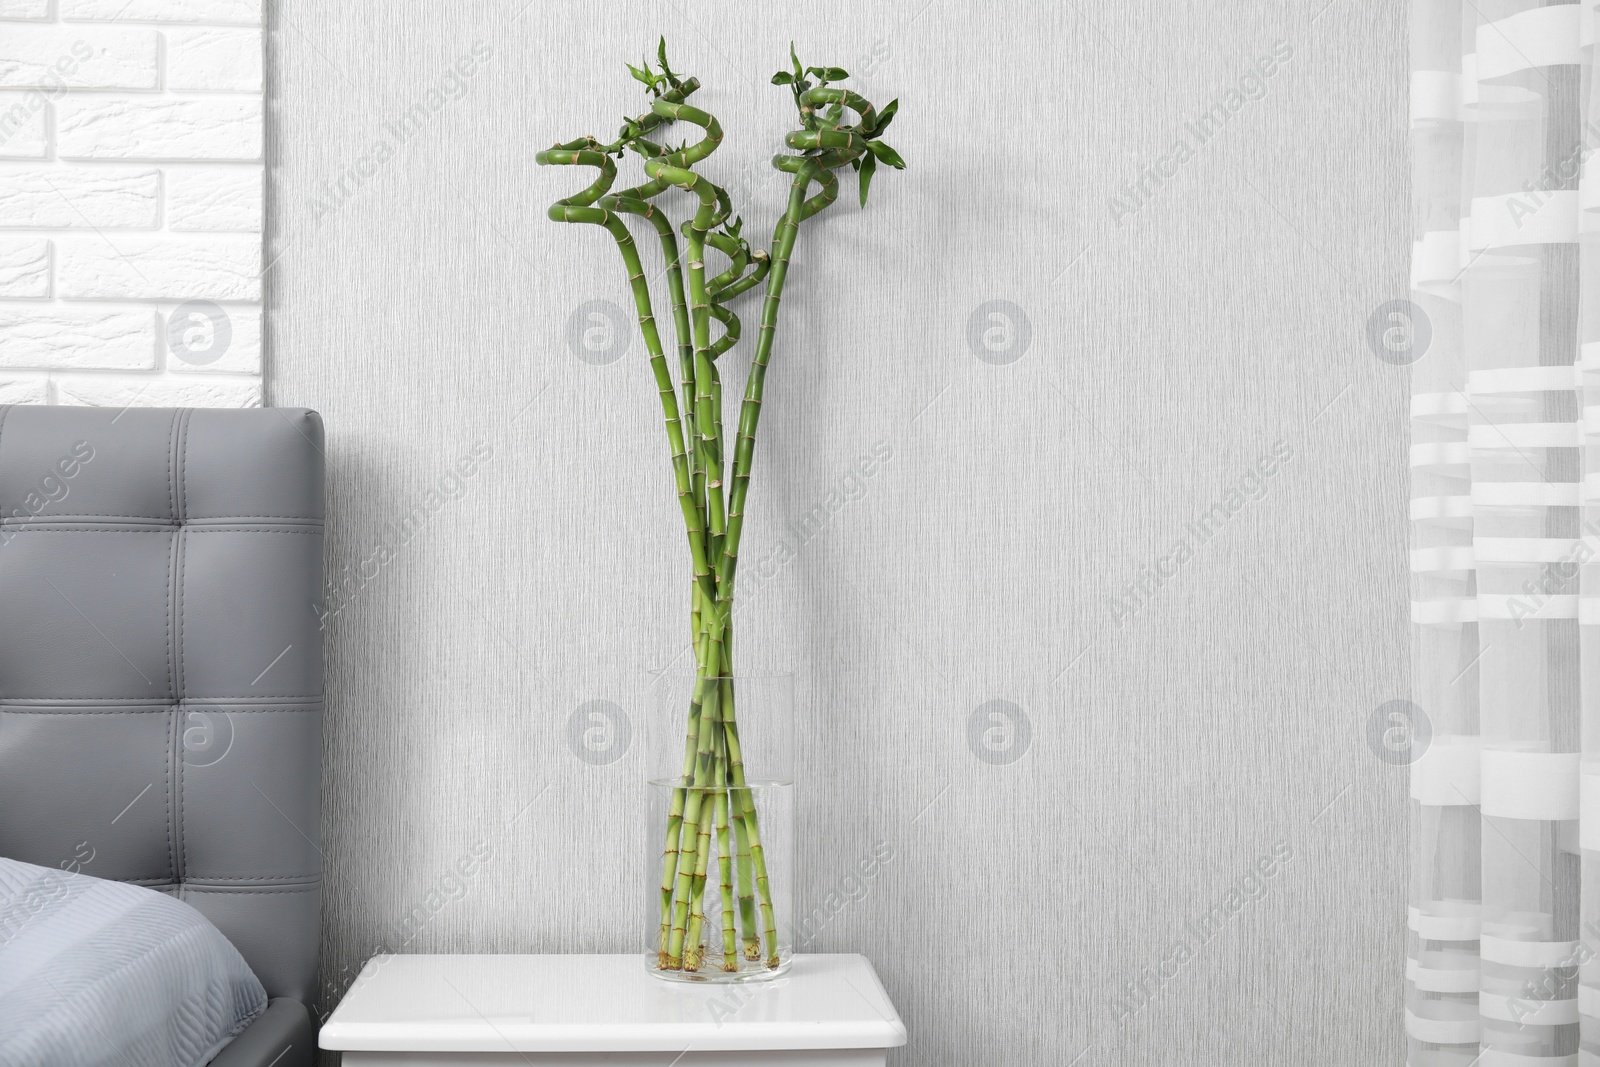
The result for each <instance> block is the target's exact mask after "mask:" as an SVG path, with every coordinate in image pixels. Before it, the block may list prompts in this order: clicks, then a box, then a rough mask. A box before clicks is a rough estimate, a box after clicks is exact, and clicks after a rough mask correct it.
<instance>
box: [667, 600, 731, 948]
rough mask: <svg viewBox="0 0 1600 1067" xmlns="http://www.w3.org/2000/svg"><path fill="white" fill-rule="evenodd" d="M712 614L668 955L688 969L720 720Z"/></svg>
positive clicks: (699, 682) (698, 691)
mask: <svg viewBox="0 0 1600 1067" xmlns="http://www.w3.org/2000/svg"><path fill="white" fill-rule="evenodd" d="M712 615H713V619H712V622H711V623H710V624H708V625H707V626H706V628H705V631H704V633H703V636H702V643H701V648H702V649H703V651H702V652H701V653H699V654H698V655H697V657H696V658H697V660H698V662H699V663H700V664H701V669H700V671H699V672H698V675H699V676H698V677H696V679H695V693H694V697H693V698H692V700H691V704H690V708H691V712H698V714H699V716H700V726H699V731H698V733H697V735H696V747H695V767H694V777H693V780H692V782H691V784H690V787H689V795H688V800H687V803H686V804H685V807H684V814H683V825H682V830H681V833H680V839H679V846H678V848H679V857H678V875H677V882H676V884H675V886H674V889H673V897H674V902H673V921H672V932H671V935H670V937H669V939H668V943H667V955H668V958H669V959H682V960H683V966H684V969H685V970H690V969H692V968H690V967H689V960H688V958H687V956H686V955H685V950H684V945H685V944H689V945H693V944H695V943H696V942H695V940H694V937H693V934H694V933H696V932H697V929H695V930H691V929H690V922H691V919H690V915H689V903H690V901H691V899H692V898H693V896H694V883H695V879H696V877H702V878H703V877H704V875H705V871H704V870H703V869H699V870H697V869H696V868H697V865H698V863H699V857H700V855H701V850H700V823H701V821H702V819H703V818H706V817H708V816H709V815H710V814H711V813H709V812H707V811H705V798H706V795H707V793H708V792H709V791H710V786H711V769H712V767H711V765H712V760H711V755H712V751H713V746H712V743H711V742H712V731H713V726H712V724H713V723H715V722H716V721H717V707H718V699H717V698H718V696H719V695H720V694H719V693H718V692H717V688H716V686H715V685H714V681H715V677H716V673H717V669H718V667H719V665H720V662H721V642H720V640H717V639H714V638H713V635H712V631H713V629H714V627H715V625H716V622H715V615H714V612H713V613H712Z"/></svg>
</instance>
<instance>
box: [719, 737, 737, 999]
mask: <svg viewBox="0 0 1600 1067" xmlns="http://www.w3.org/2000/svg"><path fill="white" fill-rule="evenodd" d="M718 745H719V752H718V755H717V794H716V802H715V803H716V808H715V813H714V816H713V818H714V821H715V823H716V829H717V873H718V874H719V875H720V877H721V885H722V969H723V970H724V971H737V970H738V969H739V956H738V935H737V934H736V933H735V932H734V925H733V855H732V852H733V850H732V849H731V848H730V847H729V835H728V762H727V760H728V757H727V741H726V738H723V737H720V736H719V738H718Z"/></svg>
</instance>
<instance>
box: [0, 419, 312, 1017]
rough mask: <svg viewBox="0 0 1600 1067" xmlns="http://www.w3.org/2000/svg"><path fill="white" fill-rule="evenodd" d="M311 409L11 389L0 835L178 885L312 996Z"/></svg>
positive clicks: (23, 851) (259, 961) (62, 858)
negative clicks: (142, 402) (55, 402)
mask: <svg viewBox="0 0 1600 1067" xmlns="http://www.w3.org/2000/svg"><path fill="white" fill-rule="evenodd" d="M322 521H323V454H322V421H321V419H320V418H319V416H318V415H317V414H316V413H315V412H312V411H306V410H303V409H294V408H266V409H257V410H246V411H238V410H198V409H196V410H190V409H180V410H171V409H150V408H143V409H140V408H128V409H125V410H122V411H117V410H116V409H112V408H64V407H23V406H16V407H3V406H0V855H5V856H10V857H13V858H15V859H20V860H24V861H26V862H29V863H37V864H43V865H48V866H59V867H65V868H67V869H69V870H76V871H81V872H83V873H84V874H91V875H95V876H97V877H101V878H114V879H119V880H121V881H126V882H137V883H139V884H140V885H146V886H150V887H152V888H155V889H159V890H161V891H163V892H167V893H172V894H175V895H176V896H178V897H180V898H182V899H184V900H186V901H188V902H189V903H190V904H192V905H194V906H195V907H196V908H198V909H199V910H200V911H201V912H203V913H205V915H206V916H207V917H208V918H210V919H211V921H212V922H213V923H215V924H216V925H217V927H218V928H220V929H221V930H222V932H223V933H224V934H226V935H227V936H228V937H229V938H230V939H231V940H232V941H233V943H234V944H235V945H236V946H237V947H238V949H239V951H240V952H241V953H242V954H243V955H244V957H245V959H246V960H247V961H248V962H249V963H250V965H251V967H252V968H253V969H254V970H255V972H256V974H257V976H259V977H260V979H261V982H262V984H263V985H264V986H266V989H267V993H268V995H269V996H273V997H292V998H294V999H296V1000H299V1001H301V1002H302V1003H306V1004H309V1003H310V1001H311V997H312V990H313V984H314V978H315V971H316V956H317V940H318V937H317V935H318V929H317V928H318V917H319V909H320V903H321V885H322V854H321V850H320V830H319V820H320V785H321V758H322V744H321V733H322V634H321V629H320V626H319V620H318V615H317V605H319V604H320V603H321V602H322V580H323V579H322Z"/></svg>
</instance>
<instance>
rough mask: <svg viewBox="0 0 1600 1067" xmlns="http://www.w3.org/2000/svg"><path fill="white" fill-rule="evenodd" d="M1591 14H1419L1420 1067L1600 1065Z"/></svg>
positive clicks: (1550, 10) (1414, 1022) (1598, 434)
mask: <svg viewBox="0 0 1600 1067" xmlns="http://www.w3.org/2000/svg"><path fill="white" fill-rule="evenodd" d="M1596 8H1597V4H1596V3H1594V2H1590V0H1585V2H1583V3H1579V4H1541V3H1537V2H1530V0H1413V5H1412V33H1411V64H1412V72H1411V78H1412V83H1411V92H1412V96H1411V129H1412V134H1411V138H1412V141H1411V143H1412V151H1413V167H1414V179H1415V180H1414V189H1415V193H1414V200H1415V212H1414V225H1415V237H1416V243H1415V245H1414V248H1413V255H1412V271H1411V274H1412V301H1413V304H1414V305H1415V306H1414V308H1413V309H1412V310H1411V312H1410V315H1409V316H1408V317H1409V320H1410V321H1409V330H1410V339H1409V344H1410V346H1411V347H1410V348H1409V349H1406V348H1405V345H1401V346H1399V347H1400V349H1401V350H1403V351H1407V352H1408V353H1409V357H1411V358H1416V362H1415V363H1414V364H1413V367H1412V398H1411V404H1412V407H1411V411H1412V446H1411V466H1412V500H1411V518H1412V553H1411V569H1412V622H1413V693H1414V698H1413V699H1414V703H1415V705H1416V708H1417V711H1416V715H1417V722H1416V723H1414V724H1413V725H1414V735H1413V736H1414V747H1413V750H1412V751H1413V754H1414V755H1415V754H1416V753H1418V752H1420V753H1421V754H1420V756H1418V757H1417V758H1416V759H1415V762H1413V763H1412V765H1411V775H1412V776H1411V797H1412V808H1413V811H1412V818H1413V835H1414V841H1413V869H1412V886H1411V907H1410V917H1409V925H1410V937H1409V952H1408V959H1407V961H1406V978H1407V1003H1406V1031H1407V1035H1408V1046H1409V1048H1408V1062H1409V1064H1410V1065H1411V1067H1434V1065H1445V1064H1449V1065H1460V1067H1465V1065H1467V1064H1474V1063H1475V1064H1479V1065H1480V1067H1510V1065H1518V1067H1529V1065H1549V1064H1572V1065H1579V1064H1581V1065H1585V1067H1600V260H1597V259H1596V257H1595V249H1596V243H1595V242H1596V234H1597V233H1600V155H1594V152H1595V149H1597V148H1600V108H1597V107H1596V106H1595V105H1594V104H1593V102H1592V101H1591V94H1592V92H1593V91H1594V88H1595V85H1594V79H1593V77H1592V73H1593V70H1592V64H1593V59H1594V48H1593V42H1594V37H1595V33H1594V28H1595V21H1596V17H1597V10H1596ZM1591 156H1592V157H1593V158H1591ZM1397 321H1399V320H1397ZM1424 724H1425V727H1426V728H1424Z"/></svg>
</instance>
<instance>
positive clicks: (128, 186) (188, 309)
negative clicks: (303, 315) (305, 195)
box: [0, 0, 263, 407]
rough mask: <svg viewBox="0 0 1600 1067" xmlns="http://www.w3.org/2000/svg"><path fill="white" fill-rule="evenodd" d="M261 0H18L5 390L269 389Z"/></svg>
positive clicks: (60, 399)
mask: <svg viewBox="0 0 1600 1067" xmlns="http://www.w3.org/2000/svg"><path fill="white" fill-rule="evenodd" d="M261 70H262V51H261V0H0V404H49V403H56V404H95V405H115V406H117V407H124V406H127V405H130V404H135V405H142V406H168V405H176V406H191V405H194V406H213V407H247V406H253V405H257V404H260V403H261V332H262V331H261V266H262V261H261V231H262V226H261V201H262V196H261V193H262V174H263V169H262V149H261V145H262V129H263V126H262V109H263V99H262V73H261Z"/></svg>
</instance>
